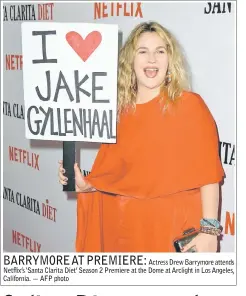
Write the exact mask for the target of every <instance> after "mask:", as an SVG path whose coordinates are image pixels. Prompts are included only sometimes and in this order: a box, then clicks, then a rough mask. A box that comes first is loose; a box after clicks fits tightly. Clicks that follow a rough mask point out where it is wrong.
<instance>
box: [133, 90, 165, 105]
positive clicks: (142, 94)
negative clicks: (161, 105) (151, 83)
mask: <svg viewBox="0 0 246 296" xmlns="http://www.w3.org/2000/svg"><path fill="white" fill-rule="evenodd" d="M159 93H160V89H159V88H158V89H148V88H145V89H141V88H140V89H139V90H138V92H137V96H136V103H137V104H143V103H147V102H149V101H151V100H152V99H153V98H155V97H157V96H158V95H159Z"/></svg>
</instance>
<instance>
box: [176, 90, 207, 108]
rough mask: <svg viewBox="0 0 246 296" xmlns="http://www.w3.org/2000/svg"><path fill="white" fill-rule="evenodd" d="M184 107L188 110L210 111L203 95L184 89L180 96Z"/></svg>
mask: <svg viewBox="0 0 246 296" xmlns="http://www.w3.org/2000/svg"><path fill="white" fill-rule="evenodd" d="M180 102H181V105H182V108H183V109H184V110H186V111H187V112H192V111H194V112H198V113H199V112H210V111H209V109H208V106H207V104H206V102H205V101H204V99H203V98H202V96H201V95H200V94H198V93H196V92H193V91H183V92H182V94H181V96H180Z"/></svg>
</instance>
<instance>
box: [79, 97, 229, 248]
mask: <svg viewBox="0 0 246 296" xmlns="http://www.w3.org/2000/svg"><path fill="white" fill-rule="evenodd" d="M160 96H161V95H159V96H157V97H156V98H154V99H152V100H151V101H149V102H147V103H144V104H137V107H136V108H137V109H136V112H135V113H133V112H132V113H126V114H123V115H122V116H121V118H120V122H119V123H118V124H117V143H116V144H102V145H101V147H100V149H99V151H98V154H97V157H96V159H95V162H94V164H93V167H92V170H91V173H90V174H89V175H88V176H87V177H86V178H85V179H86V180H87V181H88V182H90V183H91V184H92V185H93V187H95V188H96V189H97V191H96V192H90V193H79V194H78V195H77V237H76V251H77V252H175V250H174V248H173V240H174V239H175V238H176V237H177V236H180V235H181V234H182V232H183V231H184V230H186V229H187V228H190V227H199V225H200V219H201V218H202V205H201V196H200V187H201V186H203V185H206V184H211V183H218V182H220V181H221V180H222V178H223V176H224V171H223V168H222V165H221V162H220V158H219V148H218V135H217V130H216V125H215V122H214V119H213V117H212V115H211V113H210V111H209V109H208V107H207V105H206V104H205V102H204V101H203V99H202V98H201V97H200V96H199V95H198V94H195V93H192V92H184V93H183V94H182V96H181V98H180V99H179V100H178V101H177V102H176V103H170V104H169V107H168V109H167V111H165V113H162V112H161V107H162V103H160V102H161V101H160ZM162 102H163V101H162Z"/></svg>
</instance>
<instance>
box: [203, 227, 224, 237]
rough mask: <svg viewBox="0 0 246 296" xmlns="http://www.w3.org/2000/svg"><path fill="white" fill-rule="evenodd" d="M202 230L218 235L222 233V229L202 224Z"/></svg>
mask: <svg viewBox="0 0 246 296" xmlns="http://www.w3.org/2000/svg"><path fill="white" fill-rule="evenodd" d="M200 232H202V233H207V234H211V235H216V236H220V235H221V229H219V228H215V227H208V226H201V227H200Z"/></svg>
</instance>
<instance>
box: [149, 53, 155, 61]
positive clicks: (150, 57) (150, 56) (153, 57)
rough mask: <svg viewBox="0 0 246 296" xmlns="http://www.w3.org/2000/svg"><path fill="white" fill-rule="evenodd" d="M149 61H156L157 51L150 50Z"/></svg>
mask: <svg viewBox="0 0 246 296" xmlns="http://www.w3.org/2000/svg"><path fill="white" fill-rule="evenodd" d="M148 61H149V62H150V63H155V62H156V57H155V53H154V52H150V53H149V56H148Z"/></svg>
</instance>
